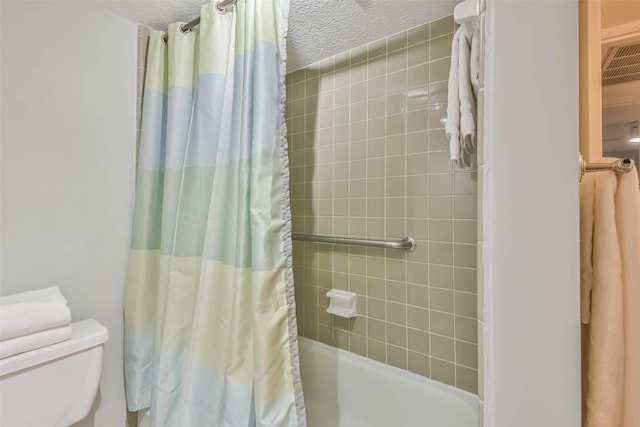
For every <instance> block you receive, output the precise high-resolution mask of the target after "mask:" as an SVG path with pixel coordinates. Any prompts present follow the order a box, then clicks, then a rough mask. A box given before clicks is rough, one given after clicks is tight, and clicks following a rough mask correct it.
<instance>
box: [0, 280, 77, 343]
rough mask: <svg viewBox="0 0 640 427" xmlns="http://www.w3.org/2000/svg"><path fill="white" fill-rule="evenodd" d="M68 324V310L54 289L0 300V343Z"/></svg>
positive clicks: (56, 288)
mask: <svg viewBox="0 0 640 427" xmlns="http://www.w3.org/2000/svg"><path fill="white" fill-rule="evenodd" d="M70 323H71V311H70V310H69V307H67V300H66V299H65V298H64V296H62V293H61V292H60V289H58V287H57V286H53V287H51V288H47V289H42V290H40V291H29V292H23V293H20V294H16V295H9V296H6V297H0V341H5V340H9V339H12V338H17V337H21V336H23V335H28V334H32V333H35V332H40V331H44V330H46V329H51V328H55V327H58V326H67V325H69V324H70Z"/></svg>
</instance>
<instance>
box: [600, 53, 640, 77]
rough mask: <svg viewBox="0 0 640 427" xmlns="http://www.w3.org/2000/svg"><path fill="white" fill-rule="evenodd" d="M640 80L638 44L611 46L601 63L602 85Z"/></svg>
mask: <svg viewBox="0 0 640 427" xmlns="http://www.w3.org/2000/svg"><path fill="white" fill-rule="evenodd" d="M638 80H640V43H634V44H628V45H623V46H612V47H610V48H609V49H608V50H607V53H606V54H605V55H604V60H603V61H602V85H603V86H608V85H615V84H619V83H628V82H633V81H638Z"/></svg>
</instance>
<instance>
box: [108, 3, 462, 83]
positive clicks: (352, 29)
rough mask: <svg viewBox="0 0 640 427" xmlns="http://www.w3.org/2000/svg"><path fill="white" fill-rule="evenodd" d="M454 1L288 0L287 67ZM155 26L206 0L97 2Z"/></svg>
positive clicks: (421, 18) (413, 21)
mask: <svg viewBox="0 0 640 427" xmlns="http://www.w3.org/2000/svg"><path fill="white" fill-rule="evenodd" d="M458 2H459V1H455V0H291V6H290V9H289V33H288V44H287V52H288V66H287V68H288V69H289V71H293V70H296V69H299V68H302V67H304V66H305V65H308V64H311V63H313V62H316V61H318V60H320V59H324V58H327V57H329V56H332V55H335V54H337V53H340V52H344V51H345V50H348V49H351V48H354V47H357V46H360V45H363V44H365V43H368V42H371V41H374V40H377V39H379V38H382V37H385V36H388V35H390V34H394V33H397V32H399V31H402V30H405V29H407V28H411V27H414V26H416V25H420V24H423V23H425V22H429V21H432V20H434V19H438V18H442V17H444V16H447V15H450V14H452V13H453V7H454V5H455V4H456V3H458ZM98 3H99V4H101V5H103V6H105V7H107V8H108V9H110V10H112V11H113V12H115V13H117V14H118V15H122V16H124V17H126V18H128V19H131V20H133V21H135V22H139V23H141V24H145V25H147V26H149V27H151V28H155V29H166V28H167V25H168V24H169V23H170V22H176V21H189V20H191V19H192V18H194V17H196V16H197V15H198V14H199V12H200V7H201V6H202V4H204V3H206V0H170V1H169V0H117V1H115V0H112V1H108V0H107V1H104V0H101V1H98Z"/></svg>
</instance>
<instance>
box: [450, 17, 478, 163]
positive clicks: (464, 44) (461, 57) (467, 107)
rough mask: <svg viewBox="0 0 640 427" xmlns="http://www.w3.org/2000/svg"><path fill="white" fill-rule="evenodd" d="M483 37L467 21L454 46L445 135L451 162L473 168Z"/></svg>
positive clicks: (473, 25) (460, 29)
mask: <svg viewBox="0 0 640 427" xmlns="http://www.w3.org/2000/svg"><path fill="white" fill-rule="evenodd" d="M479 66H480V35H479V30H478V27H477V25H475V24H473V23H470V22H466V23H464V24H462V25H461V26H460V28H458V30H457V31H456V33H455V34H454V36H453V42H452V44H451V69H450V70H449V95H448V104H447V121H446V124H445V133H446V135H447V138H448V139H449V149H450V152H451V160H453V161H455V162H456V163H457V164H458V166H459V167H470V166H471V154H473V153H475V152H476V115H477V112H476V111H477V97H478V89H479V86H480V81H479Z"/></svg>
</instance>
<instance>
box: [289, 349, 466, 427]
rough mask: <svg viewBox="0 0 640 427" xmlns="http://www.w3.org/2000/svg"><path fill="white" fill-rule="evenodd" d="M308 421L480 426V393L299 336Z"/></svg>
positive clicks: (342, 426)
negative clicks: (469, 391)
mask: <svg viewBox="0 0 640 427" xmlns="http://www.w3.org/2000/svg"><path fill="white" fill-rule="evenodd" d="M299 340H300V346H299V347H300V350H299V351H300V370H301V376H302V388H303V390H304V400H305V404H306V408H307V422H308V427H476V426H477V425H478V421H477V419H478V415H477V414H478V396H476V395H474V394H471V393H467V392H465V391H462V390H459V389H456V388H454V387H451V386H448V385H446V384H442V383H440V382H438V381H434V380H431V379H429V378H425V377H423V376H421V375H417V374H414V373H412V372H409V371H405V370H403V369H398V368H395V367H393V366H389V365H385V364H383V363H380V362H376V361H375V360H371V359H367V358H365V357H362V356H358V355H357V354H354V353H350V352H348V351H345V350H340V349H337V348H334V347H331V346H328V345H326V344H322V343H319V342H317V341H313V340H310V339H307V338H303V337H300V339H299Z"/></svg>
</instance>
